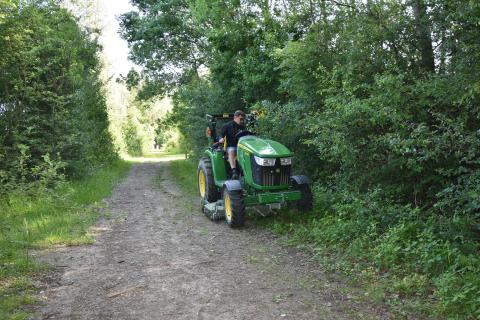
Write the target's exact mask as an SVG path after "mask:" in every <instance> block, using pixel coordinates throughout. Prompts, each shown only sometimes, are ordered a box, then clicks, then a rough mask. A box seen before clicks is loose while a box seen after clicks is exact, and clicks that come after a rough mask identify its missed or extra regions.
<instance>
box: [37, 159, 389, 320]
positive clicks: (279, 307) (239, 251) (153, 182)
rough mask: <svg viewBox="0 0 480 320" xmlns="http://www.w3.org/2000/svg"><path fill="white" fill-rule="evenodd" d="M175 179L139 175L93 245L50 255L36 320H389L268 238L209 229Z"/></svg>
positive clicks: (112, 205)
mask: <svg viewBox="0 0 480 320" xmlns="http://www.w3.org/2000/svg"><path fill="white" fill-rule="evenodd" d="M169 170H170V169H169V164H168V162H160V163H141V164H136V165H134V166H133V168H132V170H131V172H130V173H129V175H128V178H127V179H125V180H124V181H123V183H121V184H120V185H119V186H118V187H117V188H116V190H115V191H114V194H113V196H112V197H111V198H110V199H109V200H108V205H109V211H110V212H111V213H112V215H111V217H110V218H109V219H108V220H105V221H101V222H99V224H98V225H97V230H99V231H101V232H99V235H98V236H97V238H96V242H95V243H94V244H93V245H90V246H81V247H71V248H63V249H58V250H55V251H53V252H49V253H43V254H42V257H41V259H42V260H43V261H46V262H48V263H50V264H53V265H54V266H56V270H57V271H56V273H55V274H54V275H53V276H52V277H51V278H50V279H49V280H48V281H47V283H45V288H44V289H43V291H42V296H43V299H44V300H45V303H44V305H43V306H42V307H40V308H39V309H38V310H37V313H36V317H35V319H221V320H229V319H256V320H260V319H308V320H313V319H374V318H378V319H387V318H388V316H386V315H385V314H384V313H383V312H382V311H381V310H375V309H373V308H370V307H368V306H366V305H364V304H361V303H356V302H355V297H354V296H352V293H351V292H350V291H349V290H346V288H345V287H343V286H341V285H340V284H339V283H336V282H331V281H330V282H329V281H328V280H327V279H326V277H325V276H324V275H323V274H322V273H321V271H320V269H319V266H318V265H317V264H316V263H315V262H312V261H311V260H309V258H308V257H307V256H306V255H304V254H302V253H301V252H298V251H296V250H291V249H286V248H284V247H282V246H280V245H279V244H278V243H277V241H276V240H275V239H274V238H273V237H272V236H271V235H269V234H268V233H267V232H265V231H263V230H260V229H258V228H255V227H254V226H253V225H251V224H248V223H247V225H246V227H245V228H243V229H241V230H232V229H230V228H228V227H227V226H226V224H225V223H213V222H211V221H209V220H208V219H207V218H206V217H205V216H204V215H202V214H201V213H200V212H199V210H198V208H197V206H198V205H197V202H198V199H197V198H196V195H185V194H184V193H183V192H182V191H181V190H180V189H179V188H178V187H177V185H176V184H175V182H174V181H173V179H172V177H171V174H170V171H169Z"/></svg>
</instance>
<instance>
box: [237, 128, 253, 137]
mask: <svg viewBox="0 0 480 320" xmlns="http://www.w3.org/2000/svg"><path fill="white" fill-rule="evenodd" d="M253 135H254V133H253V132H251V131H248V130H240V131H239V132H237V134H236V135H235V138H236V139H240V138H241V137H245V136H253Z"/></svg>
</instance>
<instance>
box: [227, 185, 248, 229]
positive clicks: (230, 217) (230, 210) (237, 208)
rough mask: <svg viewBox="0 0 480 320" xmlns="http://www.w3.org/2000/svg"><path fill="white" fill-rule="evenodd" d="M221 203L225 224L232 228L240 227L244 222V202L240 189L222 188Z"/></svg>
mask: <svg viewBox="0 0 480 320" xmlns="http://www.w3.org/2000/svg"><path fill="white" fill-rule="evenodd" d="M223 203H224V206H225V220H226V221H227V224H228V225H229V226H230V227H232V228H238V227H242V226H243V225H244V224H245V202H244V201H243V195H242V191H241V190H234V191H228V190H227V188H224V189H223Z"/></svg>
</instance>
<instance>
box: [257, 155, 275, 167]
mask: <svg viewBox="0 0 480 320" xmlns="http://www.w3.org/2000/svg"><path fill="white" fill-rule="evenodd" d="M253 157H254V158H255V162H256V163H257V164H258V165H259V166H266V167H273V166H274V165H275V160H276V159H275V158H260V157H257V156H253Z"/></svg>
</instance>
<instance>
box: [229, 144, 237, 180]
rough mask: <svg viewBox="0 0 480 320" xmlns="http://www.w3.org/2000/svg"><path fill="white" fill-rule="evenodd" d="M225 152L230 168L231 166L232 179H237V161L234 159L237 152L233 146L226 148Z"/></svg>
mask: <svg viewBox="0 0 480 320" xmlns="http://www.w3.org/2000/svg"><path fill="white" fill-rule="evenodd" d="M227 153H228V162H229V163H230V168H232V179H234V180H236V179H238V171H237V163H236V161H235V157H236V155H237V152H236V150H235V148H228V149H227Z"/></svg>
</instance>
